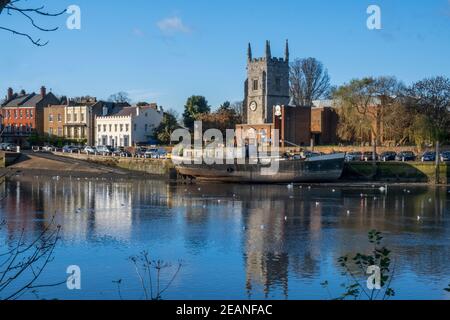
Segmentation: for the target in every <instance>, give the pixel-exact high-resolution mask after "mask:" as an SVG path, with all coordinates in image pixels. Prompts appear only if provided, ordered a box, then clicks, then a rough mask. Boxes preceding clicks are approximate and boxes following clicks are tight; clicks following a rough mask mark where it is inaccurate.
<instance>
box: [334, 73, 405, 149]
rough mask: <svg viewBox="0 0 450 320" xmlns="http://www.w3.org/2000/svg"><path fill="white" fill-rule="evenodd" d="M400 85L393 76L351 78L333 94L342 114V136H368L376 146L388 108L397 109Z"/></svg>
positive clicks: (361, 137)
mask: <svg viewBox="0 0 450 320" xmlns="http://www.w3.org/2000/svg"><path fill="white" fill-rule="evenodd" d="M402 88H403V86H402V84H401V83H400V82H398V81H397V80H396V79H395V78H393V77H379V78H363V79H354V80H352V81H350V83H349V84H345V85H343V86H341V87H339V88H338V89H337V90H336V91H335V93H334V99H335V100H336V102H337V104H338V106H339V108H338V110H339V113H340V116H341V121H340V123H339V129H338V134H339V135H340V137H341V138H344V139H349V138H350V139H352V138H355V136H357V135H359V136H360V139H361V140H362V141H363V140H365V139H364V137H366V138H367V137H369V138H370V139H371V140H372V143H373V144H374V145H375V146H376V145H378V144H380V143H381V140H382V138H383V136H382V129H381V128H383V127H384V125H385V117H386V114H388V112H389V111H391V110H393V109H394V108H396V106H397V104H398V101H399V100H398V99H397V97H398V95H399V92H401V90H402Z"/></svg>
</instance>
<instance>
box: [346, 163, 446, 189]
mask: <svg viewBox="0 0 450 320" xmlns="http://www.w3.org/2000/svg"><path fill="white" fill-rule="evenodd" d="M449 176H450V166H449V165H448V164H445V163H442V164H440V166H439V181H436V166H435V164H434V163H422V162H377V163H376V167H374V166H373V164H372V163H370V162H351V163H346V164H345V168H344V174H343V177H342V179H344V180H351V181H383V182H416V183H430V184H433V183H439V184H447V183H448V181H449Z"/></svg>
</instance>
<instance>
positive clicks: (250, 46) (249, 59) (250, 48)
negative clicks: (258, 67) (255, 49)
mask: <svg viewBox="0 0 450 320" xmlns="http://www.w3.org/2000/svg"><path fill="white" fill-rule="evenodd" d="M247 59H248V61H252V59H253V57H252V45H251V44H250V42H249V43H248V49H247Z"/></svg>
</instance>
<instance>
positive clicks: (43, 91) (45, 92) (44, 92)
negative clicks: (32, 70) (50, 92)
mask: <svg viewBox="0 0 450 320" xmlns="http://www.w3.org/2000/svg"><path fill="white" fill-rule="evenodd" d="M46 95H47V89H46V88H45V87H44V86H42V87H41V96H42V97H45V96H46Z"/></svg>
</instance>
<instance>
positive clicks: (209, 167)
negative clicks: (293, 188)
mask: <svg viewBox="0 0 450 320" xmlns="http://www.w3.org/2000/svg"><path fill="white" fill-rule="evenodd" d="M172 160H177V161H176V162H175V163H177V164H175V168H176V169H177V171H178V174H179V175H181V176H182V177H183V178H189V179H196V180H200V181H218V182H233V183H301V182H332V181H335V180H338V179H339V178H340V177H341V175H342V172H343V170H344V162H345V154H343V153H341V154H331V155H322V156H316V157H311V158H308V159H304V160H303V159H298V160H288V159H283V158H273V159H271V161H277V162H278V166H276V165H275V166H273V164H272V165H271V164H270V163H271V162H270V161H266V163H265V162H264V161H261V160H260V161H257V163H247V164H238V163H236V162H235V163H234V164H225V163H224V164H205V163H203V164H194V163H187V164H185V163H181V164H180V162H181V161H182V157H173V158H172ZM247 162H248V161H247ZM273 167H275V169H273V170H271V169H270V168H273ZM277 167H278V168H277Z"/></svg>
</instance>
